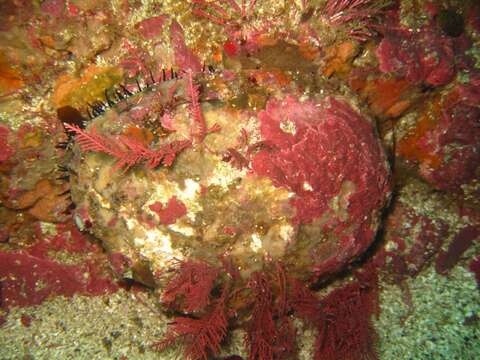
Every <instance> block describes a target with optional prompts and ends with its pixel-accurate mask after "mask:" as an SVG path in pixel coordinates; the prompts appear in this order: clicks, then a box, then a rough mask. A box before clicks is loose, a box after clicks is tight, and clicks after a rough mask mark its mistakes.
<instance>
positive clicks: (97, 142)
mask: <svg viewBox="0 0 480 360" xmlns="http://www.w3.org/2000/svg"><path fill="white" fill-rule="evenodd" d="M64 126H65V128H66V129H68V130H70V131H71V132H73V133H75V135H76V136H75V140H76V142H77V143H78V145H80V148H81V149H82V151H97V152H102V153H105V154H109V155H112V156H115V157H117V156H118V155H120V152H121V149H120V148H119V147H118V146H117V145H116V144H115V143H113V142H110V141H109V140H108V139H107V138H105V137H103V136H101V135H99V134H97V131H96V129H95V127H92V129H91V130H90V133H88V132H86V131H84V130H82V129H80V128H79V127H78V126H76V125H70V124H67V123H65V124H64Z"/></svg>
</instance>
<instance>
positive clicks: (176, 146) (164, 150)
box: [144, 140, 192, 169]
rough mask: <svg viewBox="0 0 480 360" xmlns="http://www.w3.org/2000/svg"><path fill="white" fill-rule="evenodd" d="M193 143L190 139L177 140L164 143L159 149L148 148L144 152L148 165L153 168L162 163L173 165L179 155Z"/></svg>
mask: <svg viewBox="0 0 480 360" xmlns="http://www.w3.org/2000/svg"><path fill="white" fill-rule="evenodd" d="M191 145H192V142H191V141H190V140H175V141H172V142H170V143H167V144H164V145H162V146H161V147H160V149H158V150H149V149H148V150H147V151H146V152H145V153H144V157H145V160H146V161H147V166H148V167H149V168H151V169H153V168H156V167H157V166H159V165H160V164H163V165H164V166H171V165H172V164H173V162H174V161H175V159H176V157H177V155H178V154H179V153H180V152H182V151H183V150H185V149H186V148H188V147H190V146H191Z"/></svg>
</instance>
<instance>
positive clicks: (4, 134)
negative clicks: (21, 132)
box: [0, 126, 15, 162]
mask: <svg viewBox="0 0 480 360" xmlns="http://www.w3.org/2000/svg"><path fill="white" fill-rule="evenodd" d="M9 134H10V130H9V129H8V128H7V127H5V126H0V149H2V151H1V152H0V162H4V161H7V160H8V159H10V157H11V156H12V155H13V154H14V152H15V151H14V149H13V148H12V147H10V145H9V144H8V135H9Z"/></svg>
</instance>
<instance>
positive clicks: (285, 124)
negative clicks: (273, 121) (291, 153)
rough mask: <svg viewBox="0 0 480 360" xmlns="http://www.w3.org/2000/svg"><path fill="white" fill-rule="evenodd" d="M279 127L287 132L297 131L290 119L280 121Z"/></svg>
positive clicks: (293, 132) (293, 133)
mask: <svg viewBox="0 0 480 360" xmlns="http://www.w3.org/2000/svg"><path fill="white" fill-rule="evenodd" d="M280 129H281V130H282V131H283V132H284V133H287V134H292V135H295V134H296V133H297V127H296V126H295V123H294V122H293V121H291V120H290V119H285V120H283V121H282V122H281V123H280Z"/></svg>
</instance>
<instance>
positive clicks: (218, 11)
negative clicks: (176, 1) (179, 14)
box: [192, 0, 230, 26]
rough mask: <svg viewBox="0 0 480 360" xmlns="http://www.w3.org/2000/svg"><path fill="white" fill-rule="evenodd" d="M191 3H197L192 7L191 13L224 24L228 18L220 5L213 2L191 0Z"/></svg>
mask: <svg viewBox="0 0 480 360" xmlns="http://www.w3.org/2000/svg"><path fill="white" fill-rule="evenodd" d="M192 3H193V4H196V5H198V7H194V8H193V9H192V13H193V14H195V15H197V16H199V17H204V18H206V19H208V20H210V21H212V22H214V23H215V24H218V25H222V26H223V25H226V24H227V21H228V20H229V19H230V16H229V15H228V13H227V12H226V11H225V9H223V8H222V7H221V6H219V5H218V4H215V3H207V2H206V1H205V0H192Z"/></svg>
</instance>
